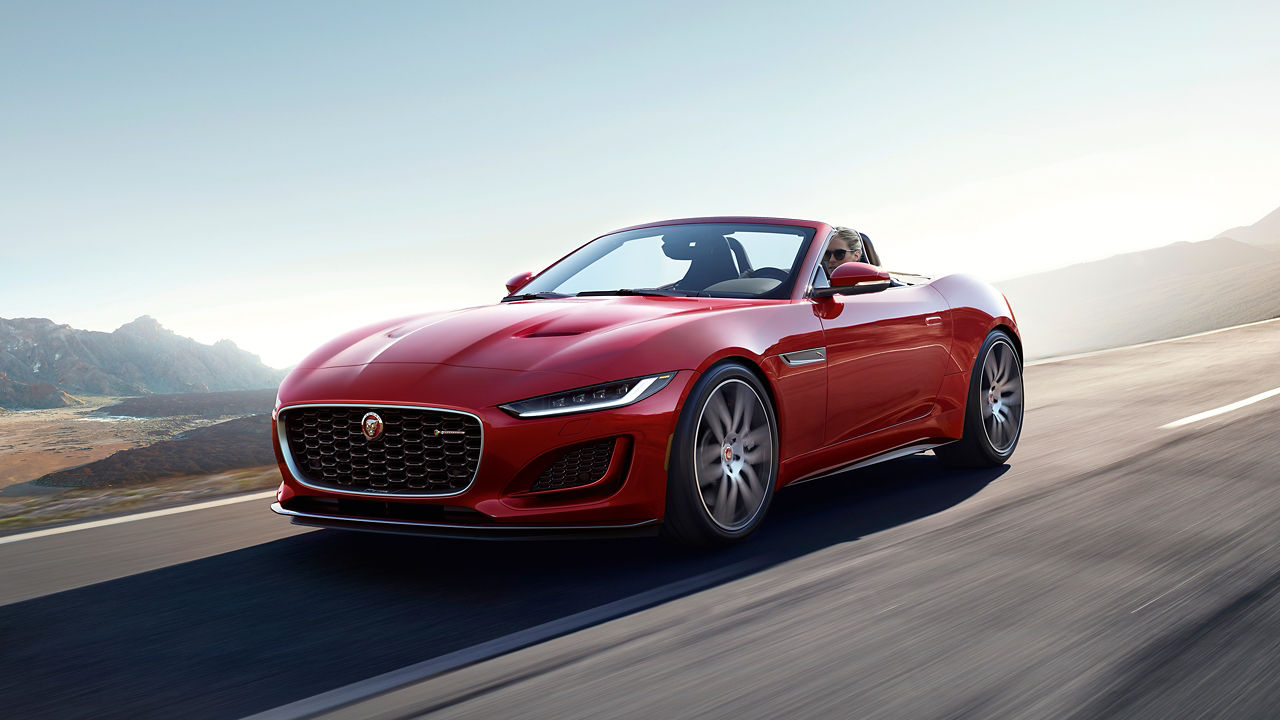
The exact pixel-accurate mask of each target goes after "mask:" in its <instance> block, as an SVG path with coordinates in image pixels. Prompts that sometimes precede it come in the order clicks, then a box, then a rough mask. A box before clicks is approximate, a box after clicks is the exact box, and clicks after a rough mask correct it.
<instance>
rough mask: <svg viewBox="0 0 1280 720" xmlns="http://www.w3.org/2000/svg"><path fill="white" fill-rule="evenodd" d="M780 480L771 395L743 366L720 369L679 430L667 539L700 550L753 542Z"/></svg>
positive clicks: (695, 393)
mask: <svg viewBox="0 0 1280 720" xmlns="http://www.w3.org/2000/svg"><path fill="white" fill-rule="evenodd" d="M777 479H778V420H777V416H776V414H775V413H774V409H773V403H772V402H771V401H770V400H769V394H768V393H767V392H765V389H764V387H762V386H761V384H760V381H759V380H758V379H757V378H756V376H755V375H754V374H752V373H751V371H750V370H748V369H747V368H745V367H743V366H742V365H739V364H737V363H726V364H723V365H717V366H716V367H714V368H712V369H711V370H709V371H708V372H707V373H706V374H705V375H703V376H702V377H701V378H698V381H697V383H695V384H694V386H693V390H692V391H690V393H689V398H688V400H686V401H685V404H684V407H683V408H682V409H681V411H680V419H679V421H678V422H677V423H676V432H675V436H674V437H673V438H672V442H671V458H670V462H669V463H668V472H667V510H666V519H665V520H664V522H663V526H662V535H663V537H664V538H666V539H667V540H670V541H673V542H676V543H679V544H681V545H692V546H700V547H711V546H717V545H725V544H728V543H732V542H736V541H738V540H741V539H743V538H745V537H746V536H748V535H750V534H751V533H752V532H753V531H755V529H756V528H757V527H759V526H760V523H761V522H762V521H763V519H764V516H765V514H766V513H767V512H768V510H769V504H770V503H771V502H772V500H773V488H774V485H775V484H776V482H777Z"/></svg>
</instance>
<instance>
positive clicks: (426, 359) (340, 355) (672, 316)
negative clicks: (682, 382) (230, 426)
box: [298, 297, 744, 377]
mask: <svg viewBox="0 0 1280 720" xmlns="http://www.w3.org/2000/svg"><path fill="white" fill-rule="evenodd" d="M743 305H744V301H743V300H737V299H729V298H723V299H722V298H661V297H599V298H565V299H550V300H530V301H523V302H511V303H502V304H499V305H486V306H481V307H474V308H467V309H464V310H456V311H452V312H444V313H436V314H430V315H421V316H416V317H411V318H407V319H401V320H398V321H395V322H393V323H391V324H389V325H384V326H375V328H373V329H369V330H368V331H367V332H363V333H362V334H357V335H356V336H355V337H351V336H347V337H344V338H342V339H341V341H340V342H335V343H331V344H330V345H329V346H326V347H325V348H322V349H321V350H320V351H317V352H316V353H314V354H313V355H312V356H311V357H309V358H307V359H306V360H305V361H303V363H301V364H300V365H299V366H298V367H299V368H300V369H305V368H326V367H344V366H356V365H367V364H371V363H434V364H444V365H453V366H458V367H471V368H491V369H496V370H524V371H536V370H559V369H561V368H562V367H563V366H564V365H565V364H566V363H565V361H566V360H567V359H569V358H567V357H566V355H568V356H577V355H581V354H582V353H588V354H589V353H591V352H592V351H593V350H594V351H601V350H605V349H613V348H612V347H611V346H613V345H615V342H626V340H624V339H623V338H622V337H621V336H622V335H624V334H626V335H628V336H629V337H634V336H631V335H630V334H629V333H623V332H620V331H622V330H623V329H624V328H634V327H635V326H637V325H640V324H652V323H653V322H654V321H664V320H669V321H676V322H678V321H679V317H680V316H685V315H690V314H702V313H709V312H716V311H719V310H724V309H728V308H735V307H736V308H740V307H742V306H743ZM571 364H573V365H580V363H571ZM665 369H677V368H665ZM592 375H595V373H592ZM609 375H610V373H609V372H608V369H607V368H602V369H601V374H600V375H599V377H608V376H609Z"/></svg>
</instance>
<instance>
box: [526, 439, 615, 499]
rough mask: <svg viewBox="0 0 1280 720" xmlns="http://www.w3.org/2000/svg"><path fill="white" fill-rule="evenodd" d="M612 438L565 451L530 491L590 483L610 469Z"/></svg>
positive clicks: (544, 471)
mask: <svg viewBox="0 0 1280 720" xmlns="http://www.w3.org/2000/svg"><path fill="white" fill-rule="evenodd" d="M613 446H614V440H613V439H612V438H611V439H609V440H599V441H596V442H591V443H584V444H582V445H577V446H575V447H572V448H570V449H569V450H567V451H565V453H564V454H563V455H561V456H560V458H559V459H558V460H556V461H555V462H553V463H551V467H549V468H547V469H546V470H543V471H542V474H541V475H539V476H538V480H537V482H535V483H534V484H533V487H531V488H529V491H530V492H542V491H544V490H560V489H562V488H571V487H578V486H580V485H590V484H591V483H593V482H596V481H597V480H599V479H600V478H602V477H604V473H605V471H606V470H608V469H609V461H610V460H612V459H613Z"/></svg>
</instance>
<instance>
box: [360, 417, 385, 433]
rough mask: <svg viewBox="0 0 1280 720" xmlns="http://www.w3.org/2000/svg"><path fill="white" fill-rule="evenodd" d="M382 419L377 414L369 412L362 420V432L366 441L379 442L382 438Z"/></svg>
mask: <svg viewBox="0 0 1280 720" xmlns="http://www.w3.org/2000/svg"><path fill="white" fill-rule="evenodd" d="M382 428H383V425H382V417H381V416H379V415H378V413H376V412H368V413H365V414H364V417H363V418H361V419H360V430H361V431H362V432H364V439H365V440H377V439H378V438H380V437H382Z"/></svg>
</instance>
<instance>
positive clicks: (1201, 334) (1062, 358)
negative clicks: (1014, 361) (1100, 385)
mask: <svg viewBox="0 0 1280 720" xmlns="http://www.w3.org/2000/svg"><path fill="white" fill-rule="evenodd" d="M1277 320H1280V318H1271V319H1270V320H1258V321H1257V322H1251V323H1244V324H1243V325H1232V326H1231V327H1224V328H1218V329H1217V330H1205V331H1204V332H1198V333H1192V334H1190V335H1179V336H1178V337H1172V338H1165V339H1164V340H1152V341H1150V342H1144V343H1138V344H1137V345H1121V346H1120V347H1113V348H1104V349H1102V350H1091V351H1089V352H1082V353H1076V354H1074V355H1059V356H1058V357H1051V358H1043V359H1041V360H1032V361H1031V362H1029V363H1025V365H1026V366H1027V367H1031V366H1032V365H1050V364H1053V363H1060V362H1066V361H1067V360H1079V359H1081V358H1091V357H1095V356H1097V355H1105V354H1106V353H1111V352H1116V351H1118V350H1133V349H1135V348H1144V347H1150V346H1152V345H1163V344H1164V343H1171V342H1177V341H1179V340H1190V339H1191V338H1198V337H1204V336H1205V335H1216V334H1218V333H1221V332H1227V331H1229V330H1239V329H1240V328H1247V327H1253V326H1254V325H1266V324H1267V323H1270V322H1276V321H1277Z"/></svg>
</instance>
